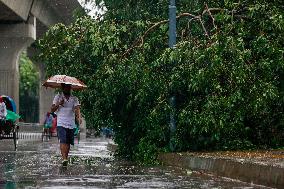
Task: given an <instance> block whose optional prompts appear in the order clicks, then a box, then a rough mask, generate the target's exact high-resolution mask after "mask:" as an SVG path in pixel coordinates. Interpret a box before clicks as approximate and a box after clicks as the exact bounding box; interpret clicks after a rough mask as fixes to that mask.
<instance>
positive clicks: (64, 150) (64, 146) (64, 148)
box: [60, 144, 70, 160]
mask: <svg viewBox="0 0 284 189" xmlns="http://www.w3.org/2000/svg"><path fill="white" fill-rule="evenodd" d="M69 149H70V145H69V144H60V150H61V155H62V158H63V160H67V158H68V153H69Z"/></svg>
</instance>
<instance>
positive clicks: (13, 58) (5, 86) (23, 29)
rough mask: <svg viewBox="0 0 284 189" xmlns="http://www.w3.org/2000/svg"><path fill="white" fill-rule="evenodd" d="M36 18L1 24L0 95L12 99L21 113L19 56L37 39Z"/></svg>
mask: <svg viewBox="0 0 284 189" xmlns="http://www.w3.org/2000/svg"><path fill="white" fill-rule="evenodd" d="M35 28H36V27H35V18H34V17H30V18H29V19H28V21H27V22H25V23H16V24H12V23H11V24H9V23H7V24H0V94H1V95H2V94H4V95H8V96H10V97H12V98H13V99H14V100H15V102H16V105H17V112H19V63H18V60H19V56H20V54H21V52H22V51H23V50H24V49H25V48H26V47H27V46H29V45H30V44H31V43H32V42H33V41H34V40H35V38H36V31H35Z"/></svg>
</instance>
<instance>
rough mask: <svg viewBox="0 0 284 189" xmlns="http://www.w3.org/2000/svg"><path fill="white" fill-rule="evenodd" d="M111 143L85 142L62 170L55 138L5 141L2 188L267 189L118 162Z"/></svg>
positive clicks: (0, 157) (0, 153)
mask: <svg viewBox="0 0 284 189" xmlns="http://www.w3.org/2000/svg"><path fill="white" fill-rule="evenodd" d="M111 143H112V141H111V140H110V139H104V138H96V139H87V140H85V141H80V144H75V146H74V147H73V148H72V149H71V153H70V160H69V165H68V167H67V168H63V167H62V166H61V164H60V163H61V158H60V152H59V144H58V142H57V140H56V138H52V140H50V141H49V142H41V141H39V140H19V144H18V150H17V151H16V152H15V151H13V142H12V141H8V140H7V141H5V140H2V141H0V189H2V188H3V189H15V188H27V189H32V188H59V189H61V188H62V189H65V188H68V189H69V188H72V189H73V188H74V189H75V188H79V189H85V188H202V189H205V188H206V189H207V188H214V189H217V188H218V189H221V188H228V189H229V188H235V189H239V188H243V189H248V188H266V187H263V186H257V185H252V184H249V183H244V182H240V181H236V180H231V179H227V178H221V177H215V176H212V175H207V174H204V173H198V172H192V171H190V170H184V169H181V168H177V167H170V166H167V167H165V166H164V167H163V166H139V165H135V164H133V163H131V162H126V161H121V160H117V159H116V158H114V156H113V155H112V153H113V152H111V151H109V148H108V145H109V144H111Z"/></svg>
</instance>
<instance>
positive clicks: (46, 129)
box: [43, 112, 53, 138]
mask: <svg viewBox="0 0 284 189" xmlns="http://www.w3.org/2000/svg"><path fill="white" fill-rule="evenodd" d="M52 119H53V116H52V115H51V113H50V112H47V113H46V116H45V119H44V123H43V124H44V125H43V128H44V129H43V132H44V134H46V135H49V138H50V137H51V131H50V129H51V127H52Z"/></svg>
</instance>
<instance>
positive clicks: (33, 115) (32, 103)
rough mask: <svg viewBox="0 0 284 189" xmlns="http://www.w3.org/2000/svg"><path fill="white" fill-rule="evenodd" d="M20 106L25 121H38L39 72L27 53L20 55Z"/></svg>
mask: <svg viewBox="0 0 284 189" xmlns="http://www.w3.org/2000/svg"><path fill="white" fill-rule="evenodd" d="M19 70H20V104H19V105H20V107H19V110H20V111H19V112H20V115H21V117H22V119H23V120H24V121H25V122H30V123H37V122H38V119H39V115H38V110H39V103H38V101H39V98H38V96H39V84H38V81H39V72H38V70H37V69H36V67H35V65H34V64H33V63H32V61H31V60H30V59H29V58H28V57H27V56H26V54H25V53H23V54H21V56H20V69H19Z"/></svg>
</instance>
